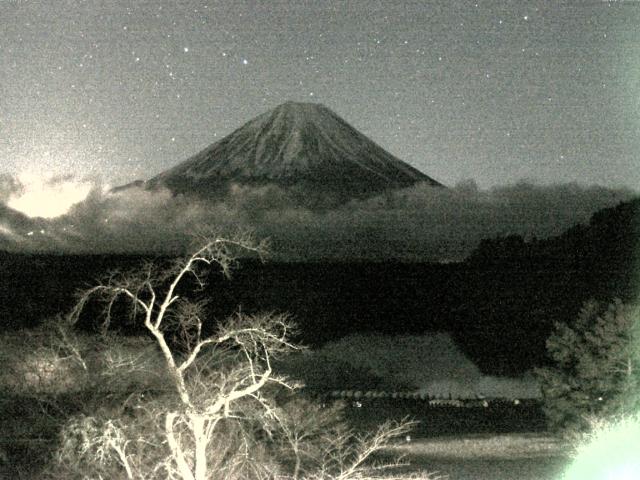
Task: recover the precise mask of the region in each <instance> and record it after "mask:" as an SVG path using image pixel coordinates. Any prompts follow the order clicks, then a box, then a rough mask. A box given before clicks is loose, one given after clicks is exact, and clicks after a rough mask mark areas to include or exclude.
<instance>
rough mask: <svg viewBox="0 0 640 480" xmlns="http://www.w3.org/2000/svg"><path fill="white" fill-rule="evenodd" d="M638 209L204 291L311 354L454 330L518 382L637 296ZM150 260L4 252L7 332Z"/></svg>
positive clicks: (2, 310) (218, 310)
mask: <svg viewBox="0 0 640 480" xmlns="http://www.w3.org/2000/svg"><path fill="white" fill-rule="evenodd" d="M639 212H640V200H635V201H632V202H627V203H624V204H621V205H620V206H618V207H615V208H611V209H606V210H603V211H600V212H598V213H596V214H595V215H594V216H593V218H592V220H591V222H590V224H589V225H585V226H577V227H575V228H573V229H571V230H569V231H568V232H566V233H565V234H563V235H561V236H559V237H555V238H551V239H548V240H531V241H527V242H525V241H524V240H523V239H521V238H520V237H514V236H510V237H504V238H499V239H492V240H487V241H484V242H483V243H482V244H481V245H480V246H479V247H478V249H477V250H476V251H475V252H474V254H473V255H472V256H471V257H470V258H469V259H468V260H467V261H466V262H462V263H454V264H425V263H401V262H358V263H349V262H333V263H320V262H317V263H269V262H267V263H264V264H262V263H259V262H257V261H244V262H241V264H240V265H239V267H238V268H237V269H236V270H235V271H234V273H233V277H232V279H231V280H229V281H227V280H225V279H223V278H222V276H221V275H220V274H219V273H213V274H212V275H211V276H210V279H209V282H210V285H209V286H208V287H207V288H208V290H207V292H205V293H206V294H207V295H209V296H210V297H211V300H212V303H211V314H212V317H213V318H222V317H224V316H226V315H228V314H230V313H233V312H234V311H235V310H237V309H238V308H240V309H242V310H243V311H244V312H253V311H260V310H263V311H264V310H276V311H285V312H289V313H291V315H292V316H293V317H294V318H295V320H296V322H297V323H298V325H299V326H300V333H299V336H300V340H302V341H303V342H304V343H306V344H309V345H311V346H314V345H315V346H317V345H320V344H323V343H325V342H327V341H330V340H336V339H338V338H341V337H343V336H344V335H347V334H350V333H355V332H380V333H384V334H418V333H424V332H430V331H447V332H450V333H452V335H453V337H454V338H455V339H456V341H457V342H458V344H459V346H460V348H461V349H462V350H463V351H464V353H466V355H467V356H468V357H469V358H470V359H471V360H472V361H474V362H475V363H476V364H477V365H478V366H479V367H480V368H481V369H482V370H483V371H484V373H487V374H493V375H502V374H517V373H521V372H523V371H525V370H527V369H529V368H531V367H532V366H533V365H537V364H540V363H542V362H543V361H544V342H545V340H546V338H547V336H548V334H549V332H550V329H551V328H552V326H553V324H554V322H557V321H571V320H572V319H573V318H574V317H575V316H576V314H577V312H578V310H579V308H580V306H581V305H582V303H583V302H584V301H585V300H587V299H589V298H599V299H603V300H608V299H611V298H613V297H620V298H622V299H623V300H626V301H629V300H632V299H634V295H635V293H636V292H637V291H638V285H639V283H638V278H637V272H638V269H637V268H636V267H635V266H636V265H638V264H639V263H638V255H639V252H638V248H637V244H638V238H640V236H639V235H638V232H640V228H639ZM143 260H144V258H143V257H136V256H105V255H99V256H97V255H96V256H54V255H16V254H8V253H0V282H1V284H2V286H3V288H2V289H0V328H2V329H8V328H9V329H11V328H17V327H20V326H32V325H35V324H37V323H39V321H40V320H41V319H42V318H44V317H46V316H51V315H54V314H56V313H58V312H63V311H68V310H69V309H70V308H71V307H72V305H73V302H74V297H73V294H74V292H75V291H76V290H77V289H78V288H81V287H87V286H90V285H92V284H94V283H95V281H96V278H98V277H99V276H101V275H102V274H104V272H105V271H107V270H112V269H115V268H118V269H130V268H135V267H136V266H138V265H139V264H140V262H141V261H143ZM156 261H159V262H163V261H167V259H156Z"/></svg>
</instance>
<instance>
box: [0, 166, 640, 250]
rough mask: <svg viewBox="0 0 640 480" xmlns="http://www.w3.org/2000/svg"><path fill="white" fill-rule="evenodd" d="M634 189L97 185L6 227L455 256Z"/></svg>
mask: <svg viewBox="0 0 640 480" xmlns="http://www.w3.org/2000/svg"><path fill="white" fill-rule="evenodd" d="M17 188H19V184H18V185H16V184H15V183H12V182H11V181H10V179H6V178H4V179H0V201H2V202H3V203H6V199H7V198H8V197H9V196H10V195H11V194H12V192H15V191H17V190H16V189H17ZM633 195H634V193H633V192H631V191H628V190H616V189H610V188H604V187H597V186H593V187H585V186H580V185H577V184H562V185H551V186H541V185H535V184H530V183H518V184H515V185H509V186H504V187H496V188H492V189H490V190H481V189H479V188H478V187H477V186H476V185H475V184H474V183H473V182H465V183H462V184H459V185H457V186H455V187H454V188H451V189H442V188H433V187H429V186H425V185H417V186H414V187H411V188H406V189H402V190H398V191H395V192H389V193H386V194H383V195H379V196H376V197H373V198H369V199H366V200H353V201H351V202H348V203H346V204H342V205H340V206H337V207H324V208H317V209H312V208H308V207H301V206H298V205H299V204H298V203H297V202H296V200H295V198H294V197H293V196H291V195H290V194H289V193H288V192H287V191H285V190H283V189H281V188H278V187H275V186H265V187H246V186H233V187H232V188H230V190H229V192H228V194H227V195H226V196H225V197H224V198H222V199H218V200H208V201H204V200H194V199H190V198H187V197H184V196H182V195H178V196H173V195H172V194H171V193H170V192H169V191H167V190H156V191H146V190H142V189H140V188H131V189H128V190H124V191H121V192H118V193H106V192H105V191H104V190H103V189H102V188H101V187H99V186H96V187H95V188H94V189H93V190H92V191H91V192H90V193H89V194H88V195H87V197H86V198H85V199H84V200H83V201H81V202H80V203H77V204H75V205H74V206H72V207H71V208H70V209H69V210H68V212H67V213H66V214H65V215H62V216H59V217H56V218H52V219H49V220H43V219H30V222H31V223H29V222H26V221H21V222H16V220H15V218H14V219H13V220H12V219H11V215H8V214H7V213H6V211H7V209H6V208H4V209H0V225H1V226H2V230H0V237H2V236H3V232H10V235H8V234H4V241H5V243H6V242H9V243H10V248H11V249H13V250H24V251H43V250H44V251H64V252H105V253H106V252H117V253H126V252H175V251H182V250H184V249H185V247H186V246H188V245H190V244H191V242H192V240H193V235H194V234H198V233H203V232H215V233H217V234H222V235H230V234H233V233H234V232H236V231H238V230H240V231H245V230H251V231H253V232H254V233H255V235H256V236H257V237H259V238H264V237H269V238H270V239H271V243H272V251H273V256H274V257H276V258H278V259H283V260H307V259H365V258H366V259H388V258H400V259H404V260H433V261H454V260H460V259H463V258H464V257H465V256H467V255H468V254H469V253H470V252H471V250H473V248H475V247H476V246H477V245H478V243H479V242H480V240H481V239H483V238H491V237H495V236H497V235H507V234H519V235H522V236H524V237H525V238H530V237H533V236H535V237H538V238H546V237H548V236H551V235H557V234H560V233H562V232H563V231H565V230H566V229H567V228H569V227H571V226H573V225H575V224H577V223H585V222H588V220H589V217H590V216H591V214H592V213H594V212H595V211H597V210H600V209H602V208H605V207H610V206H613V205H616V204H618V203H619V202H621V201H623V200H626V199H629V198H631V197H632V196H633ZM329 204H330V202H329ZM3 212H5V213H4V214H3ZM14 217H15V215H14ZM33 225H35V226H33ZM36 229H37V230H36ZM9 236H11V238H12V240H8V239H7V238H8V237H9ZM6 248H9V247H6Z"/></svg>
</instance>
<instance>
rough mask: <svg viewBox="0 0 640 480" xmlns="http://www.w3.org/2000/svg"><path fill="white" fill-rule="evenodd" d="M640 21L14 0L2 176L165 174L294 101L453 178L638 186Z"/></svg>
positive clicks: (581, 9)
mask: <svg viewBox="0 0 640 480" xmlns="http://www.w3.org/2000/svg"><path fill="white" fill-rule="evenodd" d="M639 24H640V2H632V1H626V2H625V1H617V2H607V1H599V0H586V1H581V2H547V1H542V0H534V1H529V2H519V1H504V2H500V1H494V0H491V1H481V0H478V1H477V2H476V1H470V2H451V1H449V0H447V1H430V2H426V1H411V0H407V1H403V2H397V1H391V0H389V1H385V0H379V1H368V0H367V1H364V0H353V1H348V2H345V1H337V0H327V1H323V2H316V1H284V0H272V1H269V2H254V1H235V0H234V1H204V0H198V1H194V0H185V1H179V2H176V1H169V0H155V1H137V2H130V1H112V2H102V1H97V0H85V1H75V0H59V1H55V2H52V1H50V0H40V1H26V0H16V1H3V2H0V65H2V68H3V84H2V103H0V132H1V135H0V174H1V173H9V174H12V175H17V174H20V173H21V172H23V171H25V170H28V169H30V168H32V167H33V166H34V165H35V166H36V167H38V168H39V169H40V170H41V171H43V172H46V173H50V174H55V175H66V174H68V173H74V174H78V175H80V176H84V175H100V176H102V177H103V178H104V180H105V181H106V182H109V183H112V184H118V183H124V182H129V181H131V180H134V179H137V178H149V177H150V176H152V175H154V174H156V173H158V172H160V171H163V170H165V169H167V168H169V167H171V166H173V165H175V164H177V163H178V162H180V161H182V160H184V159H185V158H187V157H189V156H190V155H192V154H194V153H195V152H197V151H198V150H200V149H201V148H203V147H205V146H207V145H209V144H211V143H213V142H214V141H216V140H218V139H220V138H221V137H222V136H224V135H226V134H228V133H230V132H231V131H232V130H234V129H235V128H237V127H239V126H240V125H242V124H243V123H244V122H246V121H247V120H249V119H251V118H253V117H254V116H256V115H258V114H260V113H262V112H264V111H266V110H268V109H270V108H273V107H275V106H276V105H278V104H280V103H282V102H284V101H286V100H297V101H313V102H320V103H323V104H325V105H327V106H328V107H329V108H331V109H333V110H334V111H336V112H337V113H338V114H339V115H341V116H342V117H343V118H345V119H346V120H347V121H348V122H350V123H352V124H353V125H354V126H355V127H356V128H358V129H360V130H361V131H362V132H363V133H365V134H366V135H368V136H370V137H371V138H372V139H373V140H374V141H376V142H377V143H379V144H380V145H381V146H383V147H384V148H386V149H387V150H389V151H390V152H391V153H393V154H395V155H397V156H398V157H400V158H401V159H403V160H405V161H407V162H408V163H410V164H412V165H413V166H415V167H417V168H419V169H420V170H422V171H423V172H424V173H426V174H427V175H429V176H431V177H433V178H435V179H436V180H438V181H441V182H443V183H445V184H447V185H453V184H455V183H456V182H458V181H461V180H463V179H469V178H472V179H475V180H476V181H477V182H478V184H479V185H480V186H481V187H487V186H493V185H504V184H507V183H513V182H516V181H518V180H520V179H523V178H526V179H530V180H533V181H539V182H542V183H552V182H571V181H577V182H580V183H583V184H594V183H595V184H601V185H606V186H611V187H618V186H627V187H631V188H636V187H637V185H640V169H639V168H637V164H638V161H637V152H638V151H640V133H639V129H640V119H639V114H638V112H640V61H639V60H638V59H639V58H640V29H638V28H637V26H638V25H639ZM47 152H48V154H47Z"/></svg>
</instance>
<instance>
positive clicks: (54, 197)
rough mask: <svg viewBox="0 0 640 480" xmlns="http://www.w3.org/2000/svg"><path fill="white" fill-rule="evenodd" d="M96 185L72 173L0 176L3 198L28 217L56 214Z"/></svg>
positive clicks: (74, 202)
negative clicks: (64, 174) (15, 176)
mask: <svg viewBox="0 0 640 480" xmlns="http://www.w3.org/2000/svg"><path fill="white" fill-rule="evenodd" d="M92 188H93V185H92V183H91V182H89V181H86V180H85V181H83V180H78V179H76V178H74V177H73V176H48V175H40V174H27V173H24V174H21V175H20V176H18V178H13V177H10V176H7V175H4V176H3V177H2V178H0V200H1V201H2V202H3V203H6V205H7V206H9V207H11V208H12V209H14V210H17V211H19V212H22V213H24V214H25V215H27V216H29V217H40V218H54V217H58V216H60V215H63V214H65V213H66V212H67V211H69V208H70V207H71V206H72V205H74V204H76V203H78V202H81V201H82V200H84V199H85V198H86V197H87V195H88V194H89V192H90V191H91V189H92Z"/></svg>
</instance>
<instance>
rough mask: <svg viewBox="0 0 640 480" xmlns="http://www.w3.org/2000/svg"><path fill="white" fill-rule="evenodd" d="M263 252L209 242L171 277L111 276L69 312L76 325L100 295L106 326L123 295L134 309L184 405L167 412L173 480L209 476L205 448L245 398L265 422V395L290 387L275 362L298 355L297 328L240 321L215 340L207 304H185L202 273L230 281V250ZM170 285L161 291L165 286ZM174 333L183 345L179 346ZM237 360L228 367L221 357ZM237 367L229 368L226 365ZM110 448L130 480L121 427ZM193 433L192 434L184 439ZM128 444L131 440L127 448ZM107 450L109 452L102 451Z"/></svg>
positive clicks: (277, 318) (113, 428)
mask: <svg viewBox="0 0 640 480" xmlns="http://www.w3.org/2000/svg"><path fill="white" fill-rule="evenodd" d="M235 248H240V249H245V250H250V251H254V252H257V253H262V248H263V247H262V246H261V245H258V246H255V245H253V244H252V243H251V242H250V241H249V240H248V239H246V238H245V239H241V240H227V239H215V240H211V241H208V242H207V243H206V244H205V245H204V246H202V247H201V248H199V249H198V250H197V251H195V253H193V254H192V255H191V256H190V257H188V258H186V259H184V260H182V261H180V262H178V263H177V264H176V266H175V267H174V268H172V269H170V271H169V272H167V271H157V270H156V269H155V267H154V266H153V265H152V264H148V265H146V266H145V268H144V269H143V270H142V271H141V272H140V273H135V274H128V275H123V274H112V275H110V276H109V277H108V279H107V281H106V282H104V283H102V284H100V285H97V286H95V287H93V288H91V289H89V290H87V291H85V292H84V293H83V294H82V296H81V297H80V301H79V302H78V304H77V305H76V307H75V309H74V310H73V312H72V314H71V318H72V319H74V320H77V319H78V318H79V316H80V314H81V313H82V311H83V309H84V308H85V306H86V304H87V302H88V301H89V300H90V299H91V298H93V297H96V296H99V297H100V298H102V299H103V300H104V301H105V302H106V317H105V326H108V323H109V322H110V321H111V312H112V307H113V305H114V304H115V302H116V301H117V300H118V299H119V298H120V297H125V298H127V299H129V300H130V302H131V304H132V307H133V309H132V311H133V315H134V316H135V315H137V314H140V315H141V316H142V321H143V323H144V326H145V328H146V329H147V330H148V331H149V332H150V333H151V335H152V336H153V338H154V339H155V341H156V343H157V345H158V346H159V348H160V350H161V352H162V356H163V358H164V362H165V366H166V370H167V372H168V374H169V378H170V380H171V383H172V385H173V387H174V388H175V392H176V393H177V395H178V398H179V402H178V403H177V405H176V406H175V408H172V409H169V410H168V411H166V412H165V413H164V421H163V434H164V440H165V443H166V445H167V447H168V449H169V454H170V456H169V457H168V458H169V459H170V461H168V462H166V464H165V465H164V467H165V469H166V470H167V471H168V473H169V474H170V477H171V478H174V477H175V478H181V479H185V480H187V479H188V480H204V479H205V478H208V475H209V473H210V472H209V471H208V466H207V448H208V446H209V443H210V441H211V439H212V437H213V434H214V432H215V430H216V427H217V426H218V425H219V423H220V422H221V420H223V419H228V418H240V417H241V416H242V415H243V414H242V412H239V411H238V410H237V409H236V404H238V403H240V400H248V399H250V400H253V401H254V403H255V404H256V405H258V406H259V407H261V408H262V410H263V413H264V414H265V415H267V416H269V415H274V414H275V411H274V410H273V406H272V405H271V404H270V402H269V401H268V400H267V399H265V398H264V397H263V395H262V394H261V390H262V389H263V388H264V387H265V386H266V385H267V384H269V383H277V384H279V385H282V386H284V387H286V388H292V386H291V385H289V384H288V383H287V382H286V381H285V380H284V379H283V378H280V377H278V376H276V375H274V373H273V369H272V365H271V361H272V358H273V357H274V356H277V355H278V354H281V353H284V352H287V351H291V350H294V349H295V348H296V347H295V346H294V345H293V344H291V343H290V342H289V341H288V336H289V333H290V331H291V329H292V325H291V323H290V322H289V320H288V317H287V316H286V315H278V314H265V315H257V316H246V315H240V314H238V315H236V316H234V317H232V318H230V319H229V320H227V321H226V322H225V323H223V324H221V325H220V326H219V327H218V328H217V330H216V331H215V333H214V334H213V335H209V336H205V335H203V323H204V320H203V303H201V302H194V301H192V300H189V299H185V298H182V297H181V296H180V295H179V294H178V290H179V287H180V284H181V283H182V282H184V281H185V280H186V278H187V277H188V276H190V277H192V278H193V279H195V281H196V282H197V283H198V284H199V285H200V286H204V273H205V272H204V271H203V268H202V267H203V266H204V267H209V266H211V265H214V264H215V265H218V266H219V267H220V268H221V269H222V271H223V272H224V273H225V274H226V275H228V274H229V271H230V267H231V264H232V262H233V261H234V259H235V255H234V253H233V251H232V250H233V249H235ZM166 283H168V286H166V287H164V286H163V284H166ZM169 335H173V338H174V339H177V340H180V341H181V345H180V346H181V348H176V346H175V345H176V344H175V343H174V342H171V340H170V338H168V336H169ZM231 357H232V358H233V360H234V361H233V362H230V363H228V362H227V363H226V365H225V366H224V367H223V366H222V365H220V364H217V365H216V364H215V362H216V361H219V360H220V359H221V358H231ZM229 365H232V366H229ZM105 432H106V433H105V435H106V437H107V440H108V441H107V443H106V444H104V442H103V447H105V446H106V448H107V450H108V449H109V448H110V450H111V451H112V453H114V454H116V455H117V457H118V460H119V462H120V463H121V464H122V466H123V468H124V469H125V471H126V475H127V478H134V476H135V472H134V469H133V468H132V465H131V462H130V461H129V458H128V457H127V454H126V449H125V444H124V443H123V442H125V441H124V439H123V438H122V435H120V434H119V433H117V432H119V430H118V426H117V425H116V424H115V423H113V422H112V423H110V424H109V425H108V428H107V429H106V430H105ZM185 432H186V433H188V434H185ZM125 443H126V442H125ZM103 450H104V448H103Z"/></svg>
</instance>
